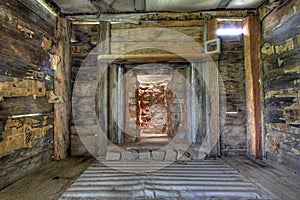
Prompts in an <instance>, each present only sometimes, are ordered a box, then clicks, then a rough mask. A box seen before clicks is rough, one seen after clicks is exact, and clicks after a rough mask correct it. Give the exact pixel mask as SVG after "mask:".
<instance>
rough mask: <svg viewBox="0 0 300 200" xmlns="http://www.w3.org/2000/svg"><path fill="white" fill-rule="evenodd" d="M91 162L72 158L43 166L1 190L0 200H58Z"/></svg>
mask: <svg viewBox="0 0 300 200" xmlns="http://www.w3.org/2000/svg"><path fill="white" fill-rule="evenodd" d="M45 153H47V152H45ZM93 162H94V159H92V158H90V157H72V158H67V159H66V160H61V161H53V162H50V163H48V164H43V165H41V166H40V168H39V169H38V170H32V171H30V174H28V175H27V176H25V177H24V178H22V179H20V180H19V181H17V182H15V183H13V184H12V185H10V186H8V187H6V188H5V189H3V190H1V191H0V196H1V199H3V200H9V199H24V200H30V199H53V200H54V199H58V198H59V197H60V196H61V195H62V194H63V193H64V192H65V190H66V189H67V188H68V187H70V185H71V184H72V183H73V182H74V181H75V180H76V179H77V178H78V177H79V175H80V174H81V173H82V172H83V171H84V170H86V169H87V167H88V166H90V165H91V163H93ZM28 165H30V163H28ZM16 191H18V192H16Z"/></svg>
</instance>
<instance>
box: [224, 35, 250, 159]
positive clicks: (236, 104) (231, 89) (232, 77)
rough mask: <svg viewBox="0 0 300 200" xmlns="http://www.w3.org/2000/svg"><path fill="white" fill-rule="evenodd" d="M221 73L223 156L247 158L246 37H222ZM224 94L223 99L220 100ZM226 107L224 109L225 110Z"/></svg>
mask: <svg viewBox="0 0 300 200" xmlns="http://www.w3.org/2000/svg"><path fill="white" fill-rule="evenodd" d="M220 39H221V52H222V53H221V55H220V61H219V72H220V75H221V78H222V80H223V83H224V87H225V92H226V104H225V105H226V111H227V113H226V118H225V124H224V127H223V128H222V131H221V155H222V156H231V155H246V153H247V130H246V119H247V115H246V90H245V66H244V39H243V36H242V35H241V36H235V37H232V36H222V37H220ZM222 97H223V95H221V96H220V98H221V99H220V101H225V100H224V99H222ZM221 105H224V104H222V103H221ZM222 109H223V108H221V110H222Z"/></svg>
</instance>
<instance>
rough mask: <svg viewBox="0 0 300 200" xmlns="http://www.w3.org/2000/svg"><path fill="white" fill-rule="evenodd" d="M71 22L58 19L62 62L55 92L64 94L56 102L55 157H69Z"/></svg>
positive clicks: (58, 71)
mask: <svg viewBox="0 0 300 200" xmlns="http://www.w3.org/2000/svg"><path fill="white" fill-rule="evenodd" d="M70 39H71V24H70V22H69V21H68V20H67V19H65V18H61V17H59V18H58V21H57V37H56V40H57V51H56V54H57V55H58V56H59V58H60V62H59V64H58V66H57V69H56V71H55V74H54V92H55V94H56V95H57V96H62V98H63V103H56V104H54V159H55V160H61V159H65V158H66V157H68V153H69V152H68V151H69V147H70V118H71V62H70V61H71V59H70Z"/></svg>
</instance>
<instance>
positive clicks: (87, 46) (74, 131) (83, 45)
mask: <svg viewBox="0 0 300 200" xmlns="http://www.w3.org/2000/svg"><path fill="white" fill-rule="evenodd" d="M98 42H99V24H98V25H97V24H90V25H83V24H74V25H73V26H72V43H71V46H72V50H71V54H72V64H71V65H72V91H73V89H75V92H76V96H77V97H75V98H74V97H73V99H72V101H73V105H72V116H73V115H74V114H76V121H74V119H73V120H72V121H71V155H72V156H82V155H89V152H88V150H87V149H86V148H85V147H84V145H83V144H82V141H81V139H80V136H79V135H78V132H79V131H80V132H81V133H82V132H87V134H89V135H90V137H89V136H87V138H86V139H88V138H90V139H89V141H90V142H91V146H94V141H95V137H94V136H95V134H94V135H93V134H92V133H93V132H94V131H93V130H94V129H95V128H96V127H97V119H96V118H94V117H93V114H92V113H93V110H91V109H90V107H89V105H91V104H92V102H91V100H95V99H93V98H91V95H92V94H89V93H88V92H89V91H90V90H89V87H90V82H89V81H92V80H94V79H95V78H97V75H96V74H94V73H89V71H93V68H94V67H97V55H96V54H95V55H91V56H90V57H89V59H88V60H86V61H85V62H84V60H85V58H86V57H87V56H88V55H89V53H91V51H92V50H93V49H95V48H97V45H98ZM83 62H84V64H83ZM80 67H84V70H83V72H80V73H84V74H82V76H80V77H77V74H78V70H79V69H80ZM76 78H77V79H76ZM75 80H76V81H79V82H80V86H82V88H74V82H75ZM81 116H82V117H81ZM75 124H76V125H77V126H76V127H75Z"/></svg>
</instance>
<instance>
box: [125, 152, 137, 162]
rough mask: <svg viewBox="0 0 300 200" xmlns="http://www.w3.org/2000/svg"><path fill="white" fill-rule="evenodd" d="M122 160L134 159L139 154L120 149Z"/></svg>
mask: <svg viewBox="0 0 300 200" xmlns="http://www.w3.org/2000/svg"><path fill="white" fill-rule="evenodd" d="M121 154H122V160H136V159H138V157H139V154H138V153H137V152H135V151H122V153H121Z"/></svg>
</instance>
